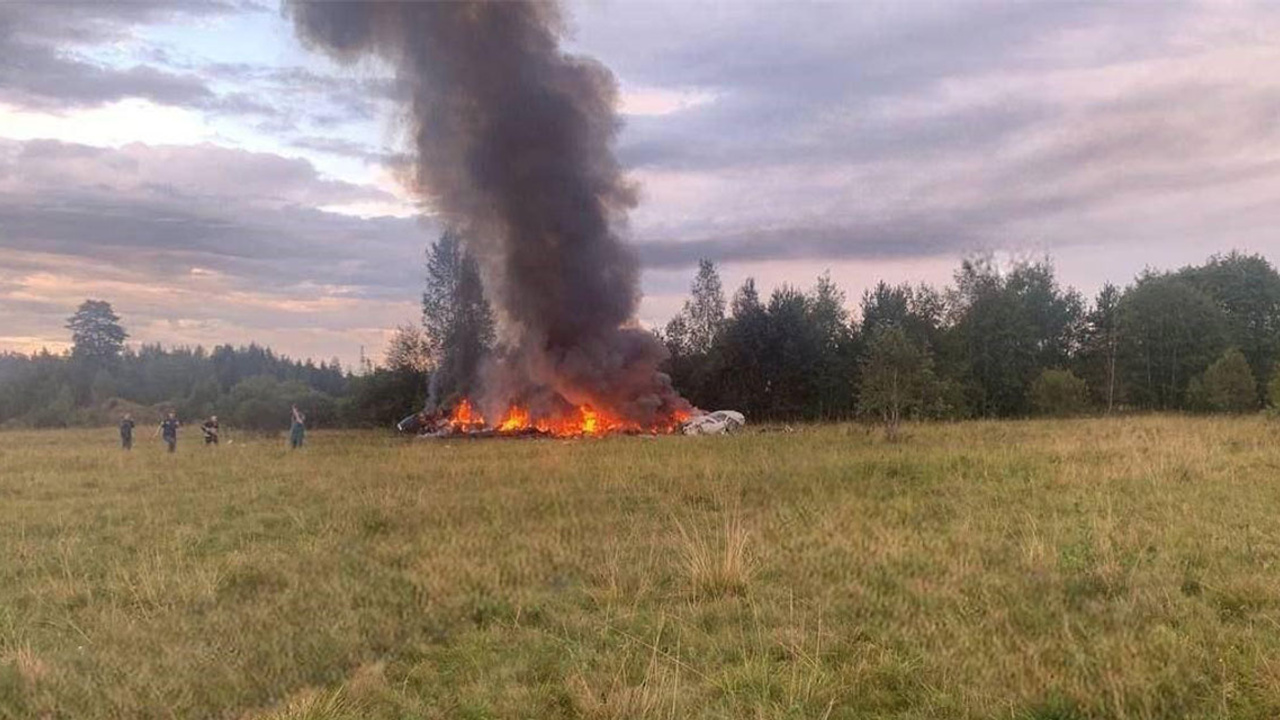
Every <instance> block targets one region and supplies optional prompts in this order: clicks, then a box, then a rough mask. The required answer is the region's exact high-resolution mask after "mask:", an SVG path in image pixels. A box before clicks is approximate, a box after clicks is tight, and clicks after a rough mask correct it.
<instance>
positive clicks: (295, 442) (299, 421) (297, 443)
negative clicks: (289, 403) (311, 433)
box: [289, 405, 307, 450]
mask: <svg viewBox="0 0 1280 720" xmlns="http://www.w3.org/2000/svg"><path fill="white" fill-rule="evenodd" d="M306 421H307V416H306V415H303V414H302V411H301V410H299V409H298V406H297V405H294V406H293V418H292V422H290V423H289V447H291V448H293V449H294V450H297V449H298V448H300V447H302V440H303V437H304V436H305V435H306V434H307V426H306V424H305V423H306Z"/></svg>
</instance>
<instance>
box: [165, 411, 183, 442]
mask: <svg viewBox="0 0 1280 720" xmlns="http://www.w3.org/2000/svg"><path fill="white" fill-rule="evenodd" d="M181 426H182V423H180V422H178V416H177V415H175V414H173V413H169V416H168V417H166V418H165V419H164V420H163V421H161V423H160V434H161V435H162V436H163V437H164V442H165V444H166V445H168V446H169V452H173V451H174V450H176V449H177V448H178V428H179V427H181Z"/></svg>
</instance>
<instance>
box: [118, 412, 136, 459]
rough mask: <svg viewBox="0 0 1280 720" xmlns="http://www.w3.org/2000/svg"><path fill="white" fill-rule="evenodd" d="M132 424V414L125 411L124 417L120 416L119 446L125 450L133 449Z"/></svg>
mask: <svg viewBox="0 0 1280 720" xmlns="http://www.w3.org/2000/svg"><path fill="white" fill-rule="evenodd" d="M133 426H134V422H133V416H132V415H130V414H129V413H125V414H124V417H122V418H120V447H122V448H124V449H125V450H132V449H133Z"/></svg>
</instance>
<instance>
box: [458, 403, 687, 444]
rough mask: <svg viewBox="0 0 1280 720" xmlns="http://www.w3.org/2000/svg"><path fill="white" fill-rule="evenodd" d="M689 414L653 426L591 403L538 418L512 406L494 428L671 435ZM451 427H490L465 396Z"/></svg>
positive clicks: (514, 431) (501, 432)
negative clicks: (627, 418) (562, 413)
mask: <svg viewBox="0 0 1280 720" xmlns="http://www.w3.org/2000/svg"><path fill="white" fill-rule="evenodd" d="M688 417H689V416H688V413H684V412H677V413H673V414H672V415H671V416H670V417H668V418H665V419H664V420H662V421H659V422H657V423H654V424H653V425H647V426H646V425H641V424H640V423H636V422H632V421H629V420H624V419H622V418H620V417H618V416H616V415H614V414H612V413H610V412H608V411H607V410H597V409H596V408H594V407H592V406H590V405H579V406H578V407H576V408H574V409H573V411H571V412H568V413H565V414H564V415H558V416H552V417H534V416H533V414H532V413H531V412H530V411H529V408H527V407H522V406H520V405H512V406H511V407H509V408H507V412H506V414H505V415H503V417H502V420H501V421H499V422H498V424H497V426H496V427H493V428H492V429H493V430H494V431H495V432H496V433H497V434H499V435H518V434H525V433H530V434H541V435H550V436H552V437H561V438H568V437H602V436H604V435H611V434H614V433H630V434H639V433H651V434H668V433H673V432H676V431H677V430H679V428H680V424H681V423H683V422H684V421H685V420H687V419H688ZM448 423H449V427H450V428H451V429H452V430H453V431H454V432H460V433H471V432H476V431H480V430H486V429H490V428H491V426H490V425H489V424H488V423H487V422H485V419H484V416H483V415H482V414H481V413H480V412H479V410H477V409H476V407H475V406H474V405H472V404H471V401H470V400H468V399H463V400H461V401H459V402H458V404H457V406H455V407H454V409H453V412H452V413H451V414H450V415H449V421H448Z"/></svg>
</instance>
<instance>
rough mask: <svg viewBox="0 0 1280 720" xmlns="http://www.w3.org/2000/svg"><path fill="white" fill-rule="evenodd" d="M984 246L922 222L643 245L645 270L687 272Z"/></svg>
mask: <svg viewBox="0 0 1280 720" xmlns="http://www.w3.org/2000/svg"><path fill="white" fill-rule="evenodd" d="M981 246H982V243H981V241H980V240H979V239H978V238H977V237H975V236H973V235H972V234H970V233H969V232H967V231H966V230H964V229H963V228H962V227H958V226H957V225H954V224H945V223H939V222H937V221H932V220H928V219H917V218H912V219H903V220H899V221H896V222H894V223H892V224H880V225H877V224H871V223H866V224H852V225H848V226H837V227H804V226H798V227H786V228H771V229H765V230H755V231H743V232H735V233H725V234H722V235H715V236H711V237H704V238H699V239H694V240H684V241H649V242H641V243H638V244H637V248H638V250H639V252H640V258H641V260H642V261H643V262H644V264H645V266H646V267H650V268H655V269H670V268H679V267H687V266H690V265H695V264H697V262H698V260H700V259H702V258H713V259H715V260H717V261H719V262H752V261H759V260H814V259H817V260H835V259H859V260H882V259H888V258H912V257H921V256H931V255H943V254H953V253H955V252H956V251H957V250H958V249H961V248H967V249H969V250H976V249H979V248H980V247H981Z"/></svg>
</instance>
